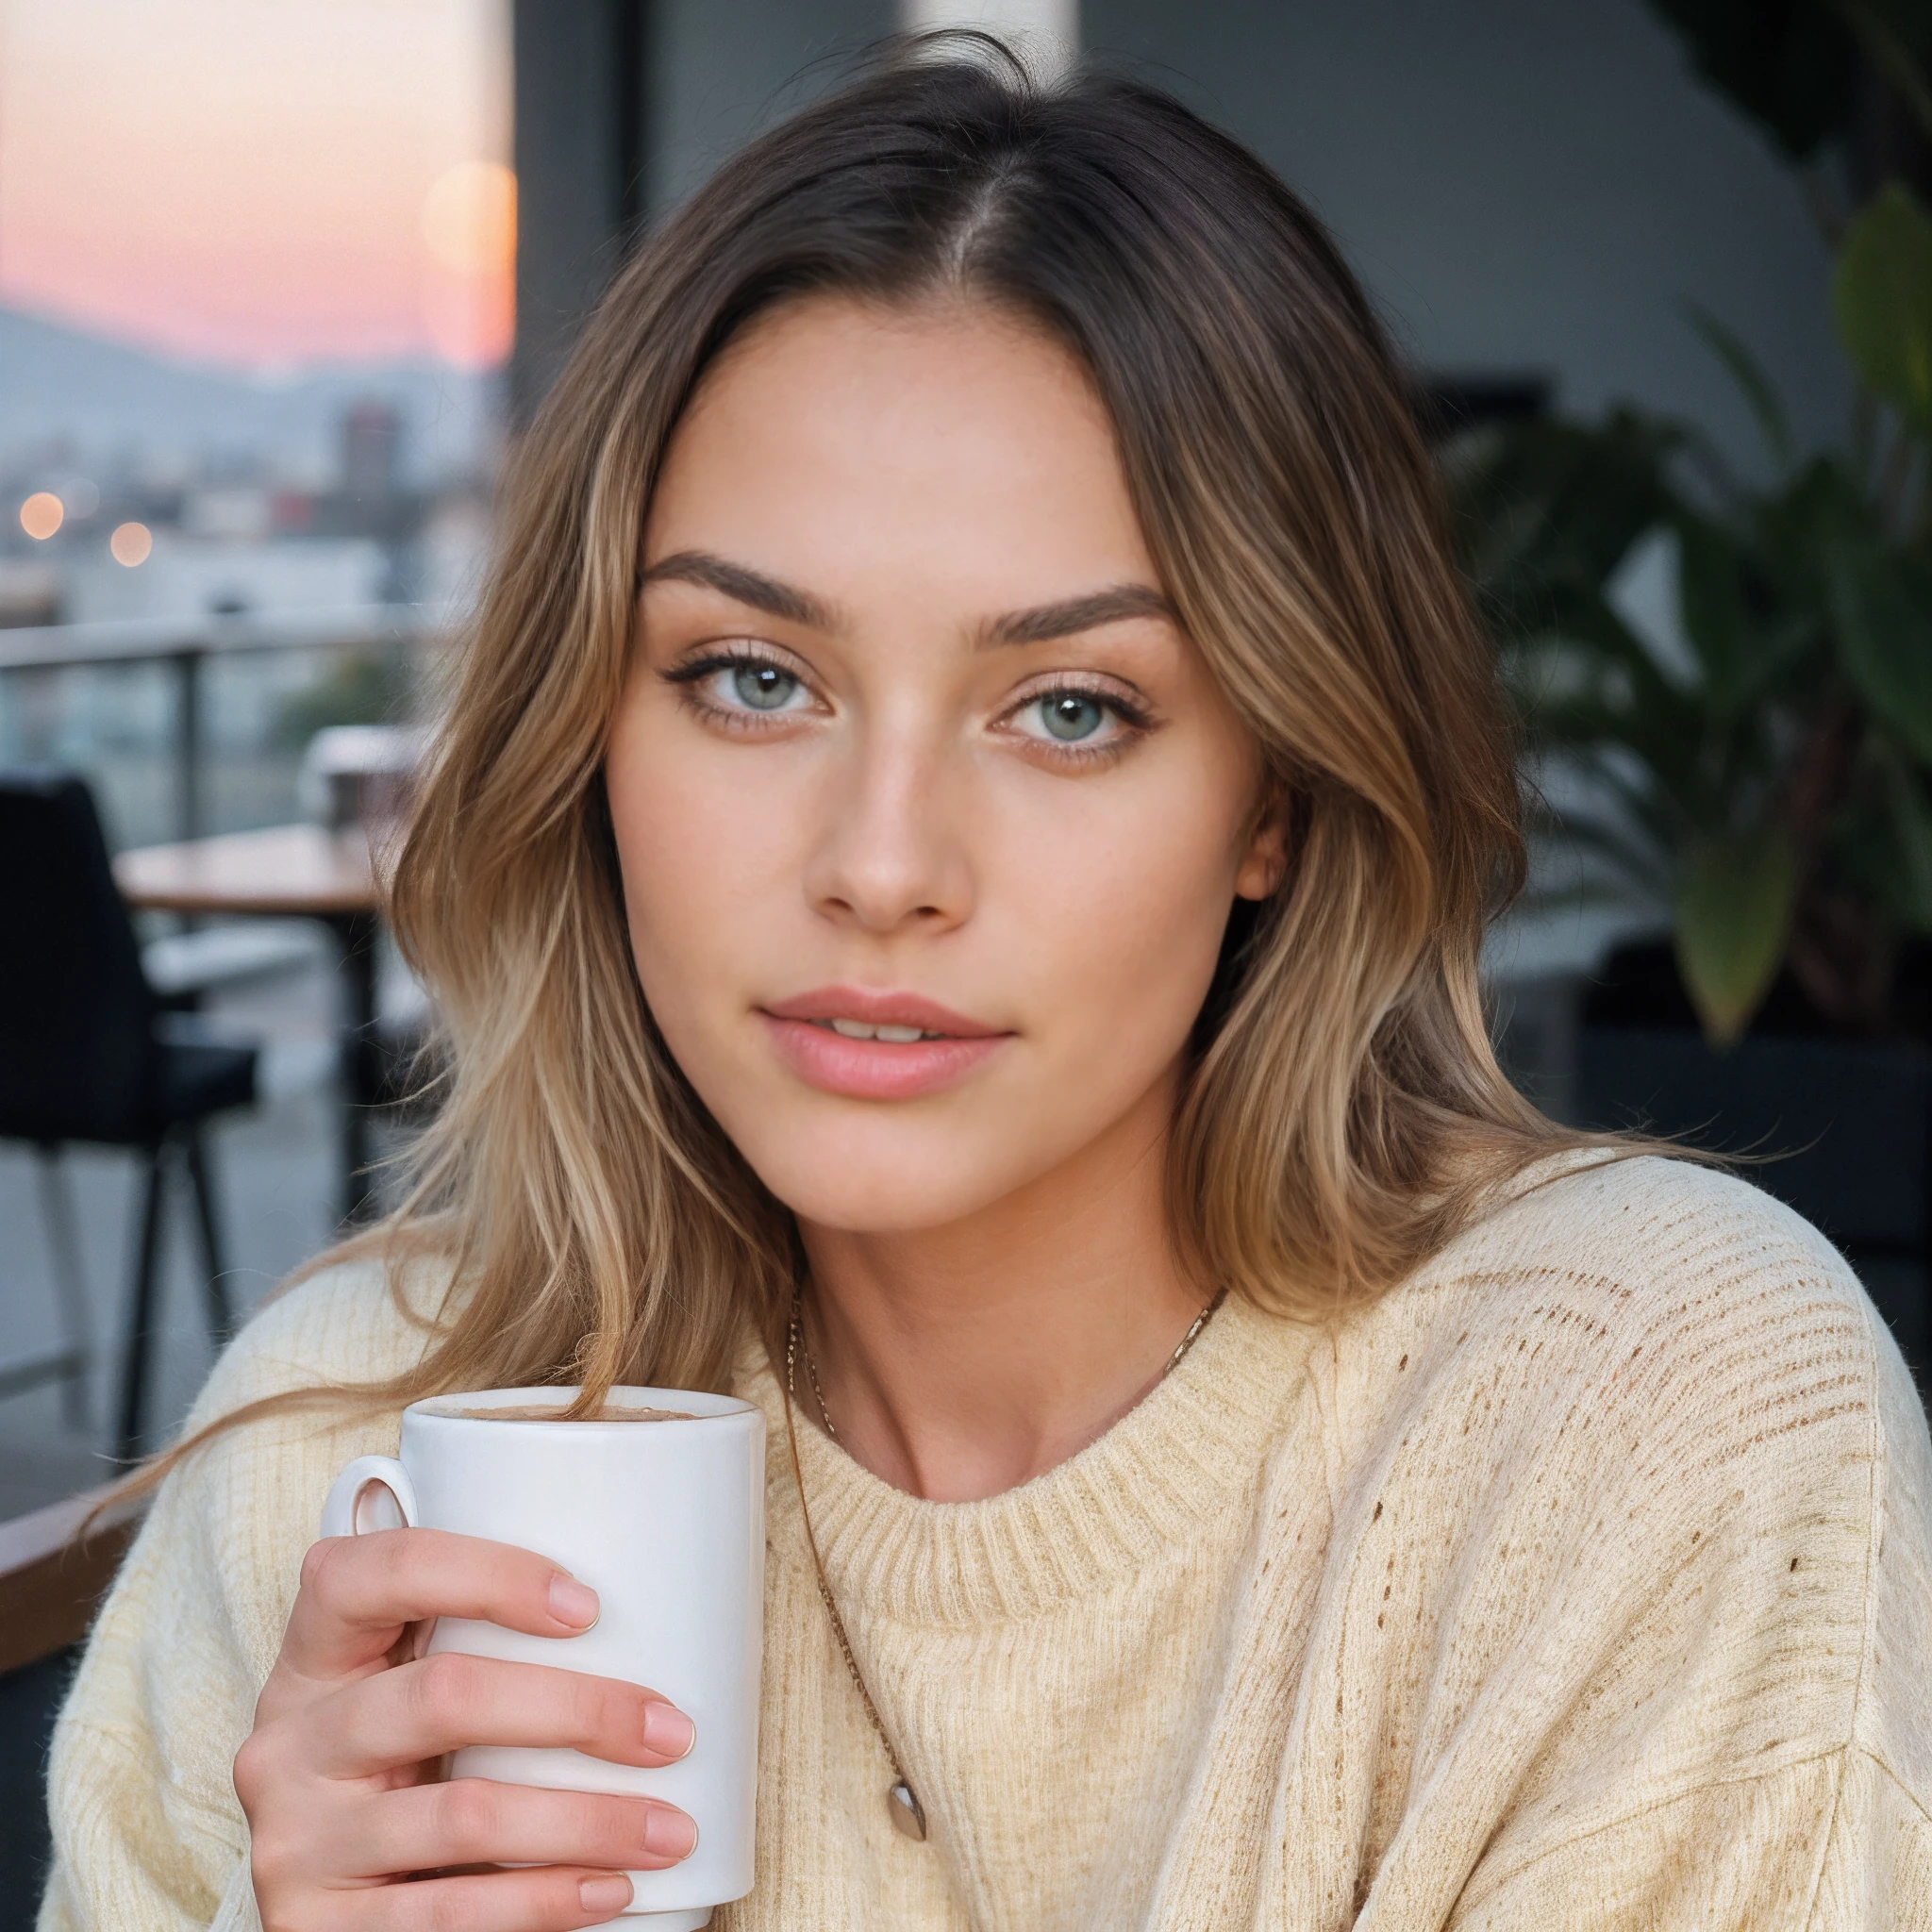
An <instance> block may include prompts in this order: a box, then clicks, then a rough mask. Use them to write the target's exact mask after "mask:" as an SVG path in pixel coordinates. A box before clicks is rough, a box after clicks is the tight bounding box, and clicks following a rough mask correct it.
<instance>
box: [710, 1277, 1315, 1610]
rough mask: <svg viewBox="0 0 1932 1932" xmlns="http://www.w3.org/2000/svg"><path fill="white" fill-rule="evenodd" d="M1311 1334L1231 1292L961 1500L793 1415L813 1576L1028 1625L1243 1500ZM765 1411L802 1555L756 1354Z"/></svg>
mask: <svg viewBox="0 0 1932 1932" xmlns="http://www.w3.org/2000/svg"><path fill="white" fill-rule="evenodd" d="M1312 1341H1313V1333H1312V1331H1311V1330H1309V1329H1307V1328H1306V1327H1303V1326H1301V1325H1299V1324H1292V1323H1289V1322H1284V1321H1281V1320H1279V1319H1277V1318H1275V1317H1274V1316H1270V1315H1266V1314H1263V1313H1262V1312H1261V1311H1260V1310H1259V1309H1257V1308H1256V1307H1253V1306H1252V1304H1250V1303H1248V1302H1246V1301H1244V1300H1242V1299H1241V1298H1240V1297H1238V1296H1234V1295H1230V1296H1229V1297H1228V1298H1227V1300H1226V1301H1225V1302H1224V1303H1223V1304H1222V1306H1221V1307H1220V1309H1219V1310H1218V1311H1217V1313H1216V1314H1215V1317H1214V1319H1213V1320H1212V1321H1211V1322H1209V1323H1208V1325H1207V1327H1206V1328H1204V1329H1203V1330H1202V1331H1201V1335H1200V1339H1199V1340H1198V1341H1196V1342H1195V1343H1194V1345H1193V1347H1192V1348H1191V1349H1190V1350H1189V1351H1188V1353H1187V1355H1186V1356H1185V1357H1182V1359H1181V1362H1180V1365H1179V1366H1178V1367H1177V1368H1176V1369H1175V1370H1174V1373H1173V1374H1170V1375H1169V1376H1167V1377H1166V1379H1165V1380H1164V1381H1161V1382H1159V1383H1158V1384H1157V1385H1156V1386H1155V1387H1154V1389H1152V1390H1151V1391H1149V1392H1148V1394H1147V1395H1146V1396H1145V1397H1144V1398H1143V1399H1142V1400H1141V1402H1140V1403H1139V1404H1137V1405H1136V1406H1135V1407H1133V1408H1131V1409H1129V1410H1128V1412H1127V1413H1126V1414H1125V1415H1124V1416H1123V1417H1121V1419H1120V1420H1119V1421H1118V1422H1117V1423H1115V1424H1113V1426H1112V1427H1111V1428H1109V1429H1108V1430H1107V1431H1106V1432H1105V1434H1103V1435H1101V1436H1100V1437H1098V1438H1097V1439H1096V1440H1095V1441H1092V1442H1091V1443H1089V1444H1088V1446H1087V1447H1086V1448H1084V1449H1082V1450H1081V1451H1079V1453H1078V1454H1077V1455H1074V1456H1072V1457H1068V1459H1067V1460H1066V1461H1065V1462H1062V1463H1059V1464H1058V1465H1057V1466H1056V1467H1055V1468H1053V1469H1050V1470H1048V1471H1046V1472H1045V1473H1044V1474H1041V1475H1038V1476H1036V1477H1034V1478H1033V1480H1032V1481H1030V1482H1026V1483H1023V1484H1021V1486H1020V1487H1019V1488H1018V1489H1014V1490H1008V1491H1005V1492H1004V1493H1003V1494H1000V1495H997V1496H989V1497H986V1498H985V1499H984V1500H982V1501H979V1502H974V1503H932V1502H927V1501H925V1500H924V1498H922V1497H918V1496H910V1495H908V1494H906V1493H905V1491H901V1490H895V1489H894V1488H892V1486H891V1484H890V1483H887V1482H883V1481H881V1480H880V1479H879V1478H878V1477H877V1476H875V1475H874V1474H872V1472H871V1471H870V1470H868V1469H866V1468H864V1467H863V1466H862V1465H861V1464H859V1463H858V1462H856V1461H854V1460H853V1458H852V1457H850V1456H849V1455H847V1454H846V1452H845V1451H844V1450H843V1449H841V1447H840V1446H839V1445H838V1444H837V1443H836V1442H833V1441H830V1440H829V1439H828V1438H827V1437H826V1436H825V1435H824V1433H823V1432H822V1431H821V1430H820V1429H819V1428H817V1427H816V1426H814V1425H813V1424H811V1423H809V1422H808V1421H807V1420H806V1417H805V1413H804V1411H803V1409H802V1408H801V1409H800V1411H799V1414H798V1455H799V1463H800V1468H801V1470H802V1471H803V1474H804V1477H805V1485H806V1490H807V1493H808V1495H809V1497H810V1499H811V1520H812V1527H813V1529H814V1530H815V1531H816V1532H817V1535H818V1544H819V1551H820V1554H821V1555H822V1557H824V1565H825V1574H826V1578H827V1580H828V1581H829V1582H830V1584H831V1586H832V1589H833V1591H835V1592H836V1593H837V1595H838V1597H839V1599H840V1601H841V1604H849V1605H854V1606H858V1607H862V1609H863V1611H864V1613H865V1614H866V1615H867V1616H868V1617H885V1618H889V1619H891V1620H892V1621H895V1622H900V1623H906V1624H916V1625H924V1626H951V1627H964V1626H967V1625H971V1624H979V1623H984V1622H988V1621H993V1620H1000V1619H1008V1618H1024V1617H1030V1616H1036V1615H1038V1614H1040V1613H1041V1612H1042V1611H1044V1610H1047V1609H1049V1608H1051V1607H1053V1606H1055V1605H1057V1604H1061V1603H1065V1602H1067V1601H1068V1600H1070V1599H1073V1598H1077V1597H1080V1596H1082V1595H1085V1594H1087V1593H1089V1592H1091V1591H1093V1590H1095V1589H1096V1588H1098V1587H1100V1586H1102V1585H1103V1584H1105V1582H1106V1581H1107V1579H1108V1577H1110V1576H1113V1575H1116V1574H1120V1573H1121V1572H1123V1571H1128V1570H1132V1569H1135V1568H1138V1567H1140V1566H1141V1565H1143V1564H1145V1563H1146V1562H1148V1561H1149V1560H1150V1559H1152V1558H1154V1557H1158V1555H1159V1554H1160V1553H1161V1551H1162V1550H1163V1549H1165V1548H1169V1547H1171V1546H1172V1545H1174V1543H1176V1542H1180V1541H1187V1540H1189V1539H1191V1537H1193V1536H1195V1535H1197V1534H1198V1533H1199V1532H1200V1529H1201V1527H1202V1526H1203V1525H1204V1524H1210V1523H1212V1522H1213V1521H1214V1520H1215V1519H1216V1518H1217V1517H1219V1516H1220V1515H1221V1514H1222V1512H1224V1511H1225V1510H1226V1509H1228V1508H1230V1507H1239V1506H1240V1505H1241V1502H1242V1500H1243V1499H1244V1498H1245V1497H1246V1496H1247V1495H1248V1494H1250V1493H1252V1491H1253V1490H1254V1487H1255V1484H1256V1483H1257V1480H1258V1478H1259V1475H1260V1471H1261V1466H1262V1463H1263V1461H1264V1460H1265V1458H1266V1456H1267V1452H1268V1449H1269V1447H1270V1445H1271V1444H1272V1443H1273V1441H1274V1440H1275V1439H1276V1438H1277V1437H1278V1436H1279V1435H1280V1433H1281V1431H1282V1429H1283V1427H1284V1426H1285V1424H1286V1423H1287V1420H1288V1417H1289V1415H1290V1413H1291V1409H1292V1407H1293V1406H1294V1405H1295V1404H1296V1403H1297V1402H1298V1401H1301V1400H1303V1399H1305V1378H1304V1376H1303V1374H1302V1373H1301V1371H1302V1368H1303V1365H1304V1364H1305V1362H1306V1359H1307V1352H1308V1349H1309V1347H1310V1346H1311V1344H1312ZM740 1387H741V1392H742V1393H743V1394H744V1396H745V1398H746V1400H748V1401H756V1402H757V1403H758V1405H759V1407H762V1408H763V1409H764V1411H765V1417H766V1423H767V1425H768V1443H769V1450H770V1457H771V1459H770V1464H769V1468H770V1474H771V1481H770V1482H769V1484H768V1486H767V1491H768V1498H769V1509H770V1516H771V1532H772V1536H773V1541H774V1546H775V1547H780V1548H791V1546H792V1545H793V1544H794V1543H795V1544H796V1546H797V1548H798V1549H799V1550H801V1551H802V1549H803V1536H802V1534H801V1533H800V1531H799V1528H798V1524H797V1516H798V1496H797V1492H796V1490H795V1488H794V1486H793V1483H792V1479H791V1459H790V1453H789V1451H788V1450H787V1448H786V1446H785V1410H784V1393H783V1388H782V1385H781V1382H780V1378H779V1374H777V1373H775V1372H774V1369H773V1367H772V1365H771V1364H770V1363H769V1362H767V1361H765V1360H764V1359H763V1352H762V1350H761V1349H760V1350H758V1353H757V1355H756V1356H755V1357H749V1358H747V1360H746V1362H745V1365H744V1371H743V1373H742V1374H741V1377H740Z"/></svg>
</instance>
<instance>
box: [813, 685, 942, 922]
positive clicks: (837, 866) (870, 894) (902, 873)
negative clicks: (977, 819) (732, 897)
mask: <svg viewBox="0 0 1932 1932" xmlns="http://www.w3.org/2000/svg"><path fill="white" fill-rule="evenodd" d="M967 789H969V788H968V786H967V782H966V778H965V775H964V774H961V773H959V772H958V771H957V770H956V769H955V768H954V764H953V761H951V760H949V759H948V758H947V757H946V754H945V751H944V748H943V747H942V746H941V745H940V744H938V743H936V742H934V741H932V740H931V738H930V737H929V735H928V734H925V733H922V732H921V731H919V730H918V728H917V727H916V725H913V724H909V723H908V724H903V725H902V727H901V728H894V727H893V726H892V725H891V724H890V723H888V722H886V721H883V720H882V721H880V722H879V723H878V724H876V725H875V726H874V728H872V729H870V730H867V731H864V732H862V733H859V734H856V735H855V738H854V740H853V741H852V743H851V746H850V750H849V752H848V754H847V755H846V756H845V757H843V758H841V759H840V760H839V761H838V762H837V763H836V765H835V766H834V768H833V770H832V771H831V773H830V774H828V782H827V786H826V791H825V793H824V818H823V821H822V824H821V828H820V831H819V835H818V837H817V839H816V841H814V844H813V848H812V852H811V856H810V858H809V860H808V864H807V867H806V877H805V890H806V893H807V896H808V899H809V901H810V903H811V906H812V908H813V910H814V911H816V912H818V913H819V914H820V916H821V917H823V918H826V919H830V920H832V921H833V922H835V923H836V924H841V925H849V926H854V927H857V928H858V929H859V930H862V931H865V932H869V933H876V934H889V933H896V932H898V931H900V930H902V929H903V928H908V927H915V928H919V929H923V930H926V931H932V932H941V931H946V930H949V929H950V928H952V927H954V926H956V925H958V924H961V923H962V922H963V921H964V920H965V919H966V918H967V917H969V916H970V914H971V912H972V909H973V897H974V890H973V866H972V862H971V858H970V856H969V854H968V850H967V844H966V825H965V823H964V820H965V818H966V817H967V816H969V815H970V802H969V800H968V799H967V798H966V796H965V792H966V791H967Z"/></svg>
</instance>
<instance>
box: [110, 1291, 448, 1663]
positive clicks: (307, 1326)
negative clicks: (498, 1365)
mask: <svg viewBox="0 0 1932 1932" xmlns="http://www.w3.org/2000/svg"><path fill="white" fill-rule="evenodd" d="M448 1289H449V1271H448V1270H447V1268H438V1267H435V1266H432V1265H430V1264H427V1263H423V1262H418V1263H416V1264H414V1265H413V1266H410V1267H408V1268H403V1269H395V1268H390V1267H386V1266H384V1265H383V1264H382V1263H381V1262H379V1261H375V1260H368V1259H357V1260H349V1261H343V1262H341V1263H338V1264H336V1265H333V1266H330V1267H326V1268H324V1269H322V1270H319V1271H318V1272H317V1273H316V1274H312V1275H310V1276H308V1277H307V1278H306V1279H304V1280H301V1281H299V1282H297V1283H295V1284H294V1285H293V1286H292V1287H291V1288H289V1289H287V1290H285V1291H283V1292H281V1293H280V1294H278V1295H275V1297H273V1298H272V1299H271V1300H270V1301H269V1302H267V1303H266V1304H265V1305H264V1306H263V1307H262V1308H261V1309H260V1310H259V1311H258V1313H257V1314H256V1315H255V1316H254V1317H253V1318H252V1319H251V1320H250V1321H249V1322H248V1323H247V1324H245V1325H244V1326H243V1327H242V1331H241V1332H240V1333H239V1334H238V1335H237V1336H236V1337H235V1339H234V1340H233V1341H231V1342H230V1343H229V1344H228V1346H227V1348H226V1349H225V1351H224V1353H223V1355H222V1358H221V1360H220V1361H219V1362H217V1363H216V1365H215V1368H214V1370H213V1373H212V1374H210V1375H209V1376H208V1381H207V1383H206V1384H205V1385H204V1386H203V1389H202V1391H201V1393H200V1395H199V1396H198V1397H197V1399H196V1401H195V1404H194V1407H193V1408H192V1411H191V1412H190V1414H189V1417H188V1422H187V1428H186V1434H187V1436H188V1438H190V1439H192V1437H193V1435H194V1432H195V1431H196V1430H199V1429H203V1428H207V1427H208V1425H210V1424H218V1423H223V1422H224V1421H225V1420H226V1419H229V1418H233V1419H234V1420H233V1421H232V1423H230V1424H229V1425H228V1426H225V1427H222V1428H217V1429H215V1430H213V1432H212V1433H211V1434H209V1435H208V1437H207V1438H206V1439H205V1440H204V1441H200V1442H198V1443H192V1446H190V1447H189V1449H188V1451H187V1453H186V1455H185V1456H184V1457H182V1458H181V1460H180V1461H179V1462H178V1463H177V1464H176V1465H175V1468H173V1469H172V1470H171V1471H170V1472H169V1474H168V1475H167V1476H166V1478H165V1480H164V1481H163V1482H162V1484H161V1486H160V1488H159V1490H158V1492H157V1494H156V1497H155V1502H154V1506H153V1507H152V1509H151V1510H150V1511H149V1514H148V1519H147V1522H146V1524H144V1525H143V1527H142V1533H141V1535H140V1537H139V1538H138V1540H137V1541H136V1544H135V1547H134V1549H133V1551H132V1552H131V1553H130V1555H129V1557H128V1560H127V1562H126V1564H125V1566H124V1569H123V1572H122V1575H121V1577H120V1579H119V1580H118V1582H117V1584H116V1587H115V1591H114V1593H113V1596H112V1597H111V1598H110V1599H109V1602H108V1607H107V1609H106V1611H105V1612H104V1614H103V1618H102V1623H101V1631H100V1636H99V1639H98V1640H97V1641H96V1643H95V1646H94V1648H95V1650H96V1651H100V1650H103V1649H111V1648H112V1647H113V1646H115V1645H116V1644H118V1643H121V1642H138V1643H140V1644H142V1645H153V1644H155V1643H157V1642H163V1640H164V1637H165V1633H166V1632H167V1631H168V1630H172V1629H174V1628H175V1625H176V1624H178V1623H179V1622H180V1620H182V1619H184V1618H186V1619H189V1620H191V1621H192V1622H195V1623H196V1624H197V1625H198V1626H199V1627H201V1628H203V1629H204V1630H205V1631H208V1630H214V1629H219V1631H220V1632H221V1637H220V1640H219V1641H220V1642H221V1643H222V1644H223V1645H224V1646H225V1647H227V1648H228V1649H230V1650H231V1652H232V1654H233V1655H234V1656H235V1657H237V1658H238V1659H239V1663H238V1669H239V1671H240V1673H241V1674H242V1675H243V1676H247V1677H250V1678H252V1679H253V1680H254V1681H257V1682H258V1681H259V1677H260V1675H261V1674H263V1673H265V1672H266V1670H267V1668H268V1665H269V1663H270V1661H272V1659H273V1657H274V1655H275V1645H276V1643H277V1642H278V1641H279V1639H280V1632H281V1628H282V1624H283V1623H284V1622H285V1621H286V1619H287V1616H288V1610H289V1606H290V1604H291V1602H292V1600H293V1597H294V1591H295V1586H296V1581H297V1577H298V1574H299V1572H300V1569H301V1562H302V1555H303V1552H304V1551H305V1550H307V1548H308V1545H309V1543H310V1542H312V1541H314V1539H315V1536H316V1534H317V1531H318V1528H319V1525H320V1523H321V1515H322V1504H323V1499H324V1498H325V1496H326V1495H327V1493H328V1489H329V1485H330V1484H331V1483H332V1482H333V1481H334V1480H335V1477H336V1474H337V1473H338V1472H339V1471H340V1470H341V1467H342V1466H343V1464H344V1463H346V1462H348V1461H349V1460H351V1459H352V1458H353V1457H357V1456H362V1455H371V1454H391V1455H392V1454H393V1453H394V1451H395V1447H396V1441H397V1437H398V1432H399V1426H400V1418H401V1410H402V1404H401V1401H400V1400H396V1401H387V1400H382V1399H376V1400H375V1401H372V1400H370V1399H369V1398H367V1397H363V1398H362V1399H360V1400H358V1399H356V1398H355V1394H354V1391H356V1389H357V1387H358V1385H367V1384H370V1383H382V1382H385V1381H387V1380H389V1379H390V1378H391V1377H392V1376H394V1375H397V1374H403V1373H404V1372H406V1371H407V1370H408V1369H409V1368H411V1367H413V1366H414V1365H415V1363H416V1362H417V1361H419V1360H420V1359H421V1358H422V1357H423V1355H424V1354H425V1351H426V1350H427V1349H428V1348H429V1347H430V1345H431V1344H432V1343H433V1342H434V1341H435V1339H436V1335H437V1332H438V1331H437V1327H436V1322H435V1317H436V1313H437V1311H438V1308H439V1307H440V1305H441V1302H442V1300H443V1299H444V1298H445V1296H446V1294H447V1292H448ZM303 1391H314V1392H312V1393H308V1394H304V1393H303ZM284 1396H286V1397H288V1398H290V1399H289V1400H287V1401H285V1402H277V1401H275V1398H277V1397H284ZM256 1404H263V1405H266V1406H265V1407H263V1408H262V1409H261V1410H260V1411H259V1412H249V1411H250V1409H251V1406H252V1405H256ZM164 1647H165V1643H164Z"/></svg>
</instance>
